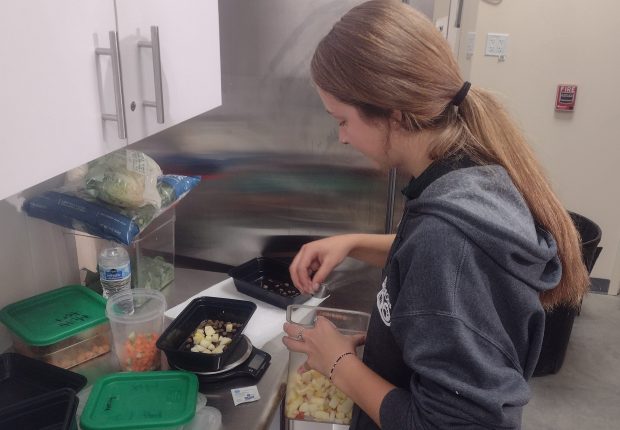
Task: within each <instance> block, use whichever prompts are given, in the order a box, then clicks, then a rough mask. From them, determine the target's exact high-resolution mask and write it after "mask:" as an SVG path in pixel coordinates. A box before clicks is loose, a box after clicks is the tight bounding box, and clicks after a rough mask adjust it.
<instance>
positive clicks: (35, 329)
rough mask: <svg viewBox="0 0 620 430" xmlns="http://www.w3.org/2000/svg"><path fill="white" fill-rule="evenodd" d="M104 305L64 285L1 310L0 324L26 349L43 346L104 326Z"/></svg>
mask: <svg viewBox="0 0 620 430" xmlns="http://www.w3.org/2000/svg"><path fill="white" fill-rule="evenodd" d="M105 304H106V301H105V299H104V298H103V297H101V296H100V295H99V294H97V293H95V292H94V291H91V290H89V289H88V288H86V287H82V286H81V285H68V286H66V287H62V288H58V289H56V290H52V291H48V292H46V293H43V294H38V295H36V296H33V297H30V298H28V299H24V300H20V301H19V302H15V303H12V304H10V305H8V306H5V307H4V309H2V310H1V311H0V321H2V322H3V323H4V324H5V325H6V326H7V327H8V328H9V329H10V330H11V331H12V332H13V333H15V334H16V335H17V336H19V337H21V338H22V339H23V340H24V341H25V342H26V343H28V344H29V345H34V346H46V345H51V344H53V343H56V342H58V341H61V340H64V339H67V338H69V337H71V336H73V335H74V334H76V333H80V332H82V331H84V330H86V329H89V328H91V327H94V326H96V325H99V324H101V323H104V322H106V321H107V320H108V319H107V317H106V316H105Z"/></svg>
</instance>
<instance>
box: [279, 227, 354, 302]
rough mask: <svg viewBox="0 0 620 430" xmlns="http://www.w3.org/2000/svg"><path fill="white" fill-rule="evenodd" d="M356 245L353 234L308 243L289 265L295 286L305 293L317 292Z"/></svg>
mask: <svg viewBox="0 0 620 430" xmlns="http://www.w3.org/2000/svg"><path fill="white" fill-rule="evenodd" d="M354 245H355V240H354V236H353V235H339V236H332V237H328V238H325V239H320V240H316V241H314V242H309V243H306V244H305V245H304V246H302V247H301V249H300V250H299V252H298V253H297V255H296V256H295V258H294V259H293V262H292V263H291V266H290V267H289V272H290V274H291V279H292V280H293V283H294V284H295V287H297V289H298V290H299V291H301V292H302V293H305V294H312V293H315V292H316V291H317V290H318V288H319V284H320V283H321V282H323V281H325V279H326V278H327V276H328V275H329V274H330V273H331V272H332V270H334V268H335V267H336V266H338V265H339V264H340V263H342V261H343V260H344V259H345V258H346V257H347V255H349V253H350V252H351V249H353V247H354Z"/></svg>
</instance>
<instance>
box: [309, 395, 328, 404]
mask: <svg viewBox="0 0 620 430" xmlns="http://www.w3.org/2000/svg"><path fill="white" fill-rule="evenodd" d="M310 403H312V404H315V405H322V404H323V403H325V399H324V398H322V397H311V398H310Z"/></svg>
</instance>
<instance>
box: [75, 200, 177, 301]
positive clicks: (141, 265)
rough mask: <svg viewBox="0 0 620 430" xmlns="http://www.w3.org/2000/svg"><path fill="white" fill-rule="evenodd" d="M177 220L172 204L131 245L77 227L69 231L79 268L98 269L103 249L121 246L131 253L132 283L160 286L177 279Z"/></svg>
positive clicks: (154, 287) (143, 285)
mask: <svg viewBox="0 0 620 430" xmlns="http://www.w3.org/2000/svg"><path fill="white" fill-rule="evenodd" d="M175 222H176V215H175V208H174V207H171V208H169V209H167V210H166V211H165V212H163V213H162V214H161V215H160V216H158V217H157V218H155V219H154V220H153V221H152V222H151V223H150V224H149V225H148V227H147V228H146V229H145V230H144V231H142V232H140V234H139V235H137V236H136V238H135V239H134V241H133V242H132V244H131V245H129V246H125V245H120V244H118V243H116V242H112V241H109V240H105V239H101V238H99V237H95V236H91V235H89V234H87V233H83V232H79V231H74V230H71V231H68V234H71V235H73V236H74V237H75V243H76V248H77V254H78V265H79V268H80V269H88V270H89V271H91V272H98V270H97V257H98V255H99V254H100V253H101V251H102V250H104V249H105V248H110V247H115V246H122V247H124V248H125V249H126V250H127V252H128V253H129V259H130V266H131V286H132V287H133V288H150V289H154V290H161V289H163V288H164V287H166V286H167V285H169V284H170V283H171V282H172V281H173V280H174V258H175V252H174V225H175Z"/></svg>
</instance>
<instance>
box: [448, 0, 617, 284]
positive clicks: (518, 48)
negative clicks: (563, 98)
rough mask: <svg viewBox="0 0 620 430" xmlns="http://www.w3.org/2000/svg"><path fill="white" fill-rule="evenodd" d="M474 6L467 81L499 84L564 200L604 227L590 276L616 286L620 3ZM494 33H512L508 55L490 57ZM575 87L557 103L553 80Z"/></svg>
mask: <svg viewBox="0 0 620 430" xmlns="http://www.w3.org/2000/svg"><path fill="white" fill-rule="evenodd" d="M464 1H465V7H466V8H467V7H469V8H471V7H474V6H477V8H478V16H477V23H476V33H477V34H476V39H477V40H476V52H475V55H474V56H473V57H472V58H471V59H469V60H463V58H462V57H461V56H459V57H460V59H461V61H462V64H463V66H464V68H465V69H469V74H470V80H471V81H472V82H473V84H474V85H479V86H482V87H486V88H489V89H494V90H496V91H497V92H498V93H499V94H500V95H501V97H502V100H503V101H504V103H505V104H506V105H507V106H508V107H509V109H510V110H511V111H512V112H513V113H514V115H515V116H516V117H517V119H518V120H519V122H520V124H521V126H522V128H523V130H524V131H525V133H526V135H527V136H528V138H529V139H530V143H531V144H532V146H533V147H534V149H535V151H536V152H537V154H538V156H539V159H540V160H541V162H542V163H543V165H544V166H545V168H546V170H547V173H548V175H549V177H550V179H551V181H552V183H553V185H554V187H555V190H556V191H557V193H558V194H559V196H560V198H561V200H562V202H563V203H564V204H565V206H566V207H567V208H568V209H570V210H573V211H575V212H578V213H580V214H583V215H585V216H587V217H588V218H591V219H592V220H593V221H595V222H596V223H598V224H599V225H600V227H601V229H602V230H603V240H602V243H601V245H602V246H603V252H602V254H601V256H600V257H599V260H598V261H597V263H596V266H595V268H594V271H593V273H592V276H594V277H601V278H611V281H612V282H611V286H610V293H614V294H618V290H619V288H620V193H618V191H617V190H618V185H619V184H620V138H619V137H618V131H619V125H620V108H619V107H618V99H619V96H620V91H619V90H618V88H619V87H618V78H619V77H620V42H618V36H617V34H616V31H617V30H618V24H620V2H618V1H616V0H599V1H596V2H586V1H583V0H546V1H538V0H518V1H515V0H505V1H502V2H501V3H500V4H499V5H492V4H489V3H487V2H485V1H480V2H479V4H478V5H475V3H478V1H477V0H464ZM488 32H496V33H509V34H510V37H509V42H508V56H507V59H506V61H505V62H498V60H497V58H495V57H485V56H484V43H485V39H486V34H487V33H488ZM561 83H573V84H577V85H578V92H577V104H576V107H575V111H574V112H572V113H560V112H555V111H554V101H555V94H556V88H557V85H558V84H561Z"/></svg>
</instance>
